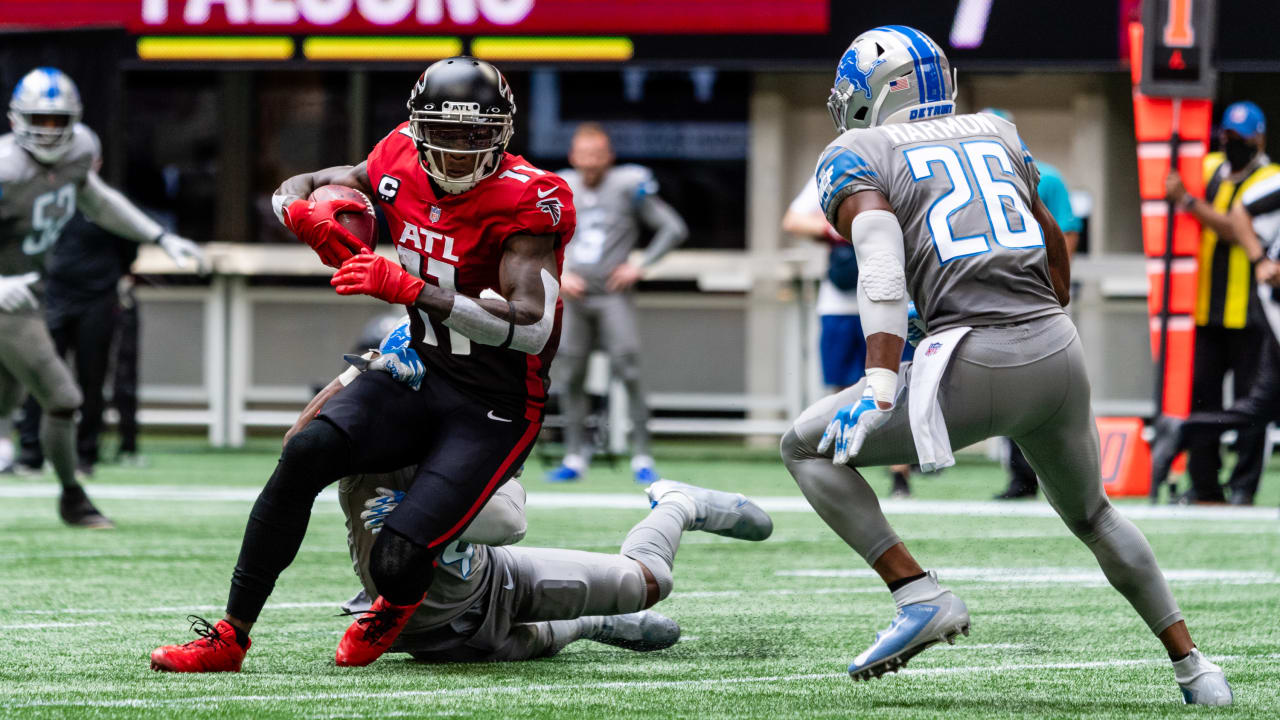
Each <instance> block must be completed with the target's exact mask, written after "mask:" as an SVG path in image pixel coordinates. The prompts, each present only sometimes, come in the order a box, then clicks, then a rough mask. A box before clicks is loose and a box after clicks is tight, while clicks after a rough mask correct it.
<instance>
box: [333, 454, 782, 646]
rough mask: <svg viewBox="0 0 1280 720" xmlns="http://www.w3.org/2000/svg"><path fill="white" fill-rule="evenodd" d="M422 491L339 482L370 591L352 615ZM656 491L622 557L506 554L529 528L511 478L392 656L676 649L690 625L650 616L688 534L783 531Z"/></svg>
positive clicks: (704, 497)
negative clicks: (590, 647) (396, 516)
mask: <svg viewBox="0 0 1280 720" xmlns="http://www.w3.org/2000/svg"><path fill="white" fill-rule="evenodd" d="M412 482H413V472H412V470H405V471H401V472H398V473H390V474H386V475H363V476H357V477H351V478H344V479H343V480H342V482H341V483H340V485H339V488H338V497H339V501H340V502H341V504H342V511H343V513H345V514H346V516H347V530H348V545H349V547H350V550H351V560H352V563H353V565H354V566H355V569H356V574H357V575H359V576H360V581H361V584H363V585H364V591H363V593H362V594H361V595H357V596H356V598H353V599H352V600H351V601H350V602H348V603H347V604H346V605H345V606H344V608H345V609H346V610H347V611H348V612H355V611H360V610H364V609H367V608H365V607H364V606H365V605H366V604H367V603H369V602H370V600H369V598H370V597H371V596H376V588H375V586H374V584H373V580H372V578H371V577H370V574H369V555H370V552H371V550H372V548H373V543H374V533H375V532H377V530H378V529H379V527H380V525H381V523H382V519H383V518H385V517H386V516H387V515H389V514H390V513H391V511H392V510H394V509H395V507H396V505H397V500H398V498H399V497H400V496H402V495H403V491H404V490H407V489H408V487H409V485H410V484H412ZM647 492H648V495H649V498H650V503H651V505H652V508H653V509H652V510H651V511H650V512H649V515H648V516H646V517H645V518H644V519H643V520H641V521H640V522H639V523H637V524H636V525H635V527H633V528H631V531H630V532H628V533H627V536H626V538H625V539H624V540H623V542H622V547H621V549H620V550H619V551H618V553H616V554H606V553H598V552H584V551H581V550H564V549H559V548H535V547H519V546H514V547H503V546H508V545H511V544H513V543H516V542H518V541H519V540H520V539H521V538H523V537H524V533H525V528H526V523H525V516H524V503H525V491H524V488H523V487H522V486H521V485H520V483H519V482H517V481H516V480H510V481H508V482H507V483H506V484H505V485H503V486H502V487H501V488H499V490H498V491H497V492H496V493H495V494H494V496H493V497H492V498H491V499H490V500H489V502H488V503H487V504H486V505H485V506H484V508H483V509H482V510H481V511H480V513H479V514H478V515H477V516H476V519H475V521H474V522H473V523H472V524H471V525H470V526H469V527H468V528H467V529H466V531H464V532H463V534H462V537H461V538H460V539H459V540H456V541H454V542H453V543H451V544H449V545H448V546H446V547H445V549H444V551H443V552H441V554H440V558H439V564H438V565H437V567H436V574H435V575H434V577H433V579H432V581H431V588H430V590H429V591H428V592H427V598H426V600H424V601H423V603H422V606H421V607H420V608H418V611H417V612H416V613H414V615H413V617H412V618H410V620H409V623H408V625H406V626H405V629H404V631H403V632H401V633H400V636H399V637H397V638H396V641H395V643H394V644H393V645H392V646H391V650H392V651H398V652H407V653H410V654H412V655H413V656H414V657H415V658H416V659H418V660H423V661H428V662H480V661H485V662H491V661H509V660H532V659H535V658H542V657H550V656H552V655H555V654H556V653H558V652H560V650H562V649H564V647H565V646H566V645H568V644H569V643H571V642H575V641H577V640H595V641H596V642H602V643H606V644H609V645H616V646H618V647H623V648H627V649H630V650H638V651H647V650H661V649H663V648H667V647H670V646H672V645H674V644H675V643H676V641H677V640H678V639H679V638H680V626H679V625H678V624H676V622H675V621H674V620H671V619H670V618H667V617H664V616H662V615H659V614H658V613H656V612H653V611H651V610H648V609H647V608H649V607H651V606H652V605H653V604H654V603H657V602H658V601H660V600H662V599H663V598H666V597H667V596H668V595H669V594H670V593H671V589H672V587H673V585H674V579H673V574H672V566H673V564H674V562H675V556H676V551H677V550H678V549H679V547H680V538H681V535H683V533H684V532H685V531H686V530H703V531H706V532H714V533H716V534H719V535H726V536H729V537H735V538H739V539H745V540H764V539H765V538H766V537H768V536H769V534H770V532H771V531H772V529H773V523H772V521H771V520H770V519H769V516H768V514H766V513H765V512H764V511H763V510H761V509H760V508H759V507H757V506H756V504H755V503H753V502H751V501H750V500H747V499H746V498H744V497H743V496H742V495H738V494H735V493H727V492H721V491H719V490H708V489H706V488H700V487H695V486H693V485H686V484H684V483H678V482H674V481H671V480H658V481H656V482H654V483H652V484H650V485H649V487H648V488H647Z"/></svg>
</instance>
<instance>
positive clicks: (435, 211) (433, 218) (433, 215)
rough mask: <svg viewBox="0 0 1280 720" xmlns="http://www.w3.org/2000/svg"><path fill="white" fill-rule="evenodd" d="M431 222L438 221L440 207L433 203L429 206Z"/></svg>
mask: <svg viewBox="0 0 1280 720" xmlns="http://www.w3.org/2000/svg"><path fill="white" fill-rule="evenodd" d="M431 222H433V223H438V222H440V208H438V207H436V206H435V205H432V206H431Z"/></svg>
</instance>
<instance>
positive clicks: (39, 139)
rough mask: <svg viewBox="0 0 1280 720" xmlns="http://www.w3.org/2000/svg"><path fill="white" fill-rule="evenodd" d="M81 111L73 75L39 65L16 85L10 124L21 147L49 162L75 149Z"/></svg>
mask: <svg viewBox="0 0 1280 720" xmlns="http://www.w3.org/2000/svg"><path fill="white" fill-rule="evenodd" d="M81 110H82V108H81V106H80V91H79V90H77V89H76V84H75V83H74V82H71V78H69V77H67V75H66V73H64V72H62V71H61V70H58V69H57V68H51V67H39V68H36V69H35V70H32V71H31V72H29V73H27V74H26V75H25V76H23V78H22V79H21V80H19V81H18V84H17V86H16V87H14V89H13V96H12V97H10V98H9V124H10V125H12V126H13V135H14V139H15V140H16V141H17V143H18V146H19V147H21V148H22V149H24V150H26V151H27V152H29V153H31V155H32V157H34V158H35V159H36V160H38V161H40V162H42V163H44V164H46V165H48V164H51V163H55V162H57V161H58V160H60V159H62V156H63V155H66V153H67V151H68V150H70V149H71V141H72V138H73V136H74V135H75V129H76V123H78V122H80V113H81Z"/></svg>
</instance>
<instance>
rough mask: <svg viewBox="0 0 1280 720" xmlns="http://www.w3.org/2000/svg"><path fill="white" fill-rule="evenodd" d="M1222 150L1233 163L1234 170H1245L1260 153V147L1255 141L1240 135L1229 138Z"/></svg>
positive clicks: (1232, 168) (1228, 160)
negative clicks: (1254, 143)
mask: <svg viewBox="0 0 1280 720" xmlns="http://www.w3.org/2000/svg"><path fill="white" fill-rule="evenodd" d="M1222 151H1223V153H1225V154H1226V156H1227V162H1229V163H1231V170H1232V171H1233V172H1239V171H1241V170H1243V169H1244V168H1245V167H1246V166H1247V165H1248V164H1249V163H1250V162H1252V161H1253V157H1254V156H1255V155H1257V154H1258V148H1257V147H1255V146H1254V145H1253V143H1251V142H1249V141H1248V140H1245V139H1244V138H1240V137H1229V138H1227V141H1226V142H1225V143H1223V145H1222Z"/></svg>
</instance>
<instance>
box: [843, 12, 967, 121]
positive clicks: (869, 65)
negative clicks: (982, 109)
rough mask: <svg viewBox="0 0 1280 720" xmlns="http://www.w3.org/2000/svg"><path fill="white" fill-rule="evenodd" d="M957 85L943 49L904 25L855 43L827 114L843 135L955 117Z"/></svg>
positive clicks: (845, 57)
mask: <svg viewBox="0 0 1280 720" xmlns="http://www.w3.org/2000/svg"><path fill="white" fill-rule="evenodd" d="M955 95H956V83H955V75H954V73H953V72H952V70H951V64H950V63H949V62H947V56H946V55H945V54H944V53H943V52H942V48H940V47H938V45H937V44H936V43H934V42H933V40H931V39H930V38H929V36H928V35H925V34H924V33H922V32H920V31H919V30H916V29H914V28H909V27H907V26H905V25H885V26H883V27H878V28H875V29H873V30H868V31H866V32H864V33H862V34H861V35H859V36H858V37H856V38H854V40H853V42H852V43H851V44H850V45H849V49H848V50H846V51H845V53H844V55H843V56H842V57H841V58H840V64H839V66H837V68H836V80H835V86H834V87H832V88H831V96H830V97H829V98H828V99H827V109H828V110H830V111H831V119H832V121H833V122H834V123H835V126H836V130H837V131H838V132H844V131H846V130H852V129H855V128H868V127H875V126H877V125H886V124H889V123H897V122H910V121H912V120H920V119H925V118H930V117H938V116H942V115H950V114H952V113H954V112H955Z"/></svg>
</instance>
